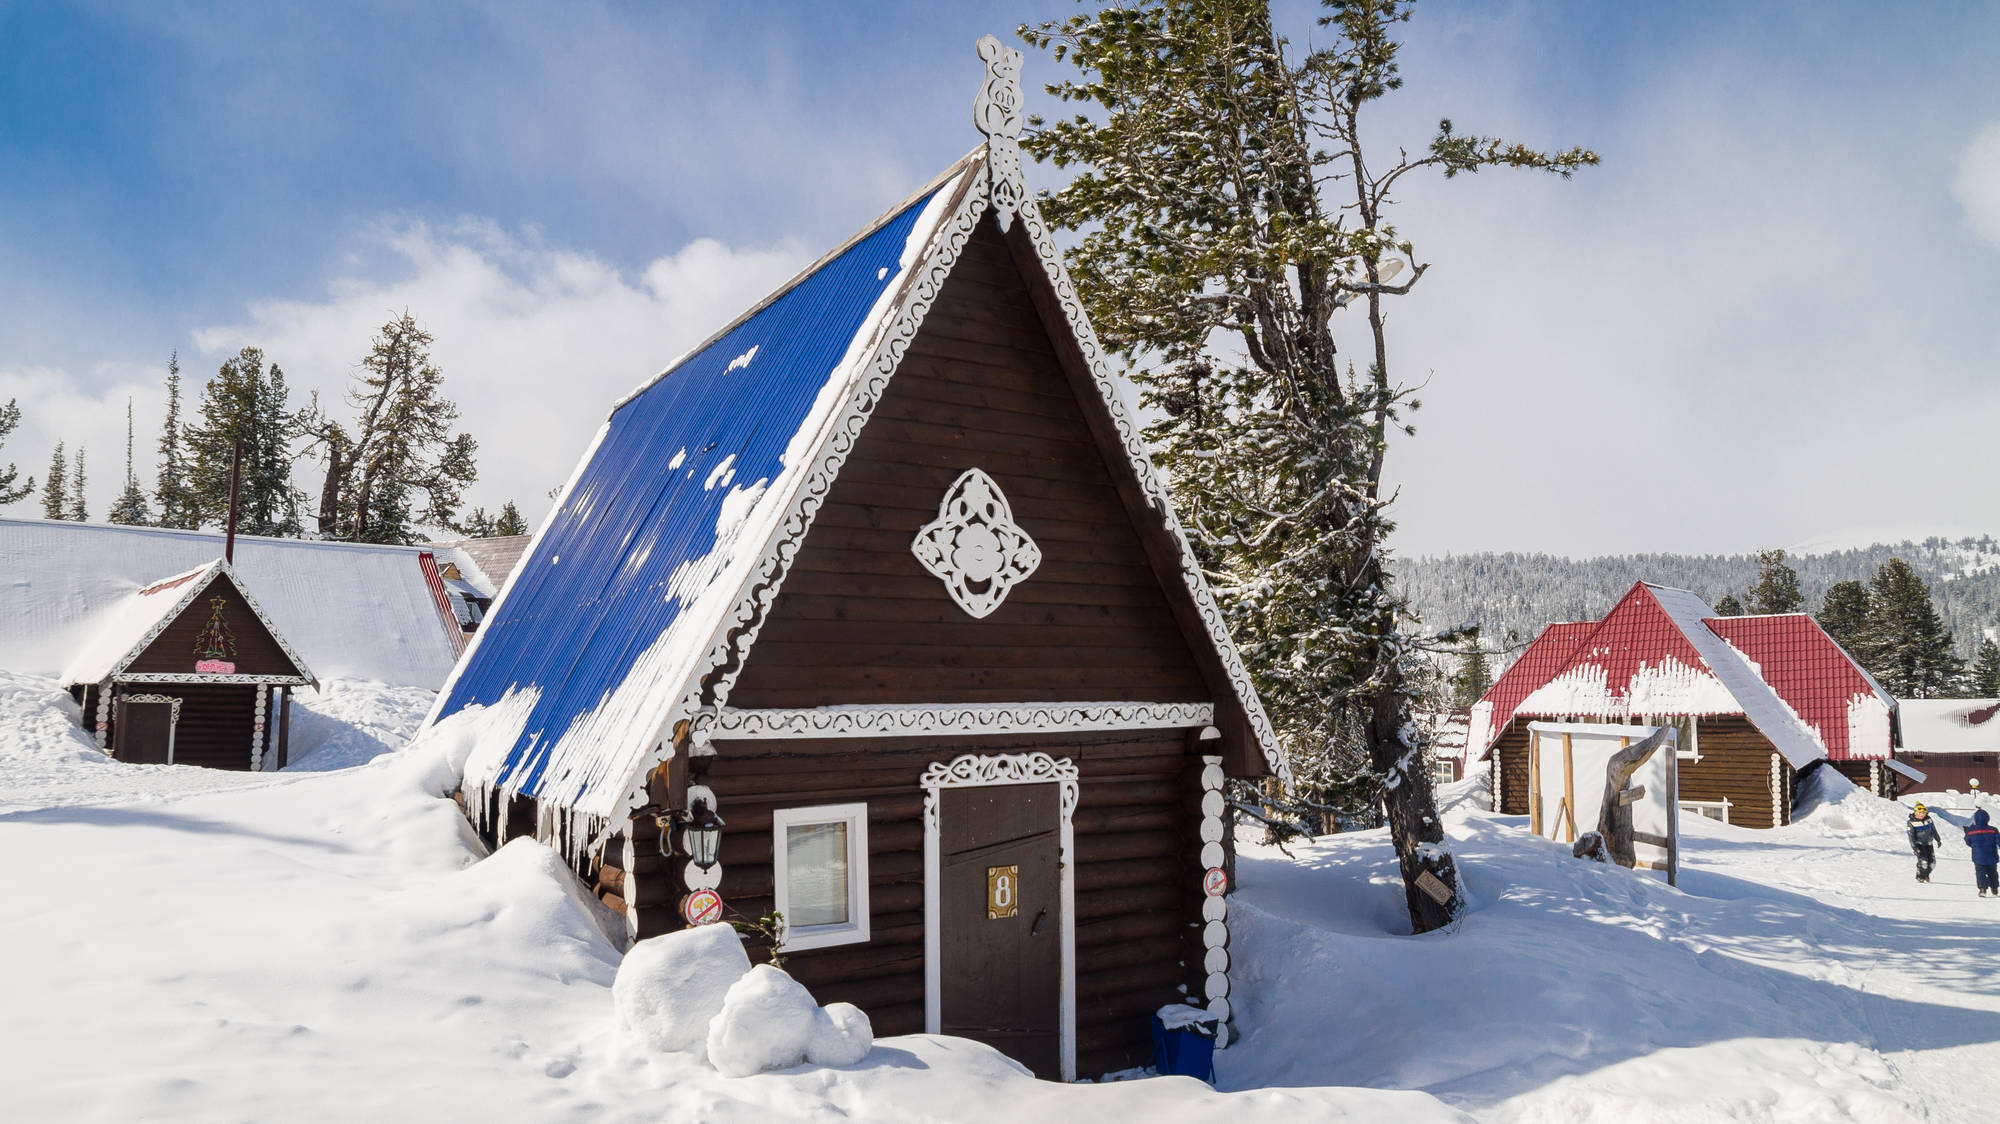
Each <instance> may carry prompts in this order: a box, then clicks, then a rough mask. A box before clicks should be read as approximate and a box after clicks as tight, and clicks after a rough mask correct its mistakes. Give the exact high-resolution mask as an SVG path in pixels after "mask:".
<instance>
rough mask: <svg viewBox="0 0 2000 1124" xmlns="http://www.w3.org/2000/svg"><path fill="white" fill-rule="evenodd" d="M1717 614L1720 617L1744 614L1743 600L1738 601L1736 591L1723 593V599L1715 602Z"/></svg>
mask: <svg viewBox="0 0 2000 1124" xmlns="http://www.w3.org/2000/svg"><path fill="white" fill-rule="evenodd" d="M1715 615H1716V616H1718V617H1740V616H1742V615H1743V602H1741V601H1738V600H1737V599H1736V595H1735V594H1734V593H1725V594H1723V595H1722V600H1720V601H1717V602H1716V603H1715Z"/></svg>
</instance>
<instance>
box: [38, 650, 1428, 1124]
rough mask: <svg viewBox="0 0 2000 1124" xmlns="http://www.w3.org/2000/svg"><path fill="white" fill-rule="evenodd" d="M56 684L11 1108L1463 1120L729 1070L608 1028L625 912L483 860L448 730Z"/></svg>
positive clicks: (1021, 1086) (410, 1116) (979, 1056)
mask: <svg viewBox="0 0 2000 1124" xmlns="http://www.w3.org/2000/svg"><path fill="white" fill-rule="evenodd" d="M405 701H407V700H399V698H398V697H397V695H396V694H395V692H393V691H387V690H384V689H381V688H374V687H368V686H365V685H358V684H350V685H347V686H346V687H345V688H344V689H343V690H342V691H339V692H336V693H334V694H333V695H332V696H330V697H329V698H328V699H326V700H322V701H321V702H320V709H319V724H320V725H321V726H322V727H323V728H324V729H323V731H322V732H326V731H332V730H333V727H335V726H337V725H340V724H342V723H343V722H344V721H346V722H350V723H351V721H352V720H353V719H356V718H359V719H361V720H362V724H363V728H356V727H353V726H351V725H350V729H351V730H353V731H354V733H353V738H354V739H356V740H352V741H349V742H347V743H343V742H342V740H341V738H340V736H339V734H338V733H337V732H333V733H329V734H328V736H326V737H324V738H323V739H322V741H321V743H320V748H319V749H318V750H316V751H315V752H314V753H312V754H309V755H308V756H307V763H308V764H310V763H312V762H314V761H315V760H316V759H317V758H318V757H319V756H320V755H323V754H326V753H328V752H330V751H333V750H335V749H336V748H338V747H339V746H341V745H342V744H346V745H347V747H348V748H347V749H345V750H341V751H340V752H344V753H347V752H351V753H354V754H355V755H356V756H359V755H360V752H361V751H359V750H357V749H356V748H355V747H356V746H358V745H359V744H360V740H359V739H374V740H380V739H381V738H384V737H392V736H393V733H394V730H395V729H397V728H399V723H403V722H404V719H403V718H400V717H398V715H399V714H402V713H404V712H406V711H407V710H408V709H409V708H408V707H407V706H405V705H404V703H405ZM66 706H67V699H66V697H65V696H63V695H62V694H61V693H60V691H58V690H57V689H56V687H55V685H54V684H53V683H52V682H51V681H47V680H40V681H36V680H28V679H24V678H22V677H19V676H14V675H10V674H6V673H0V881H4V883H5V885H7V887H8V892H7V893H6V894H0V951H4V953H5V954H4V955H0V996H4V997H5V1003H6V1008H7V1013H8V1016H9V1017H8V1018H6V1019H5V1020H0V1120H10V1121H11V1120H52V1119H61V1120H107V1121H125V1120H134V1119H149V1120H154V1119H168V1120H201V1121H209V1120H245V1121H268V1120H286V1121H300V1120H330V1121H333V1120H337V1121H353V1120H385V1121H390V1120H426V1119H428V1120H506V1121H517V1120H519V1121H546V1120H577V1121H586V1120H587V1121H592V1122H596V1121H623V1120H632V1121H641V1120H643V1121H661V1120H671V1121H737V1120H744V1121H760V1122H766V1121H774V1120H776V1121H789V1120H812V1121H852V1120H865V1121H931V1120H969V1119H982V1118H989V1117H990V1115H991V1113H992V1111H993V1106H1000V1105H1004V1106H1006V1109H1007V1114H1008V1115H1010V1116H1012V1115H1025V1118H1027V1119H1030V1120H1049V1121H1061V1120H1076V1119H1091V1118H1094V1119H1101V1120H1106V1121H1112V1120H1201V1121H1216V1122H1218V1124H1222V1122H1225V1121H1226V1122H1230V1124H1255V1122H1259V1121H1271V1122H1283V1124H1296V1122H1298V1121H1304V1120H1312V1121H1352V1122H1354V1124H1361V1122H1363V1121H1373V1120H1385V1119H1394V1120H1399V1121H1403V1120H1407V1121H1416V1122H1419V1124H1431V1122H1440V1124H1441V1122H1447V1121H1461V1120H1464V1119H1465V1117H1463V1116H1462V1115H1461V1114H1459V1113H1457V1112H1455V1111H1453V1110H1450V1109H1447V1108H1446V1107H1444V1106H1443V1105H1441V1104H1439V1103H1438V1102H1437V1101H1436V1100H1434V1099H1432V1098H1430V1097H1428V1096H1425V1095H1423V1094H1420V1093H1398V1092H1372V1091H1367V1090H1351V1089H1314V1088H1298V1089H1274V1090H1265V1091H1253V1092H1244V1093H1217V1092H1214V1091H1211V1090H1209V1089H1207V1088H1205V1087H1204V1086H1202V1085H1200V1084H1199V1083H1198V1082H1195V1081H1193V1080H1191V1079H1187V1078H1168V1079H1159V1080H1149V1081H1139V1082H1122V1083H1118V1084H1108V1085H1095V1086H1089V1085H1086V1086H1062V1085H1054V1084H1050V1083H1046V1082H1038V1081H1035V1080H1034V1079H1033V1078H1032V1077H1030V1076H1029V1075H1028V1074H1027V1073H1026V1072H1025V1071H1024V1070H1022V1069H1021V1068H1020V1067H1018V1066H1016V1065H1015V1064H1014V1063H1012V1062H1010V1061H1008V1060H1007V1059H1005V1058H1004V1057H1002V1056H1001V1055H999V1054H998V1053H996V1052H995V1051H993V1050H991V1049H989V1048H987V1047H985V1046H981V1045H978V1044H976V1043H971V1042H967V1041H964V1040H959V1039H947V1038H935V1037H927V1036H914V1037H907V1038H889V1039H883V1040H881V1041H880V1042H879V1043H878V1045H877V1048H876V1049H875V1051H874V1052H873V1053H872V1054H871V1055H870V1056H869V1058H868V1059H867V1060H866V1061H864V1062H863V1063H861V1064H860V1065H858V1066H854V1067H849V1068H844V1069H838V1070H831V1069H815V1068H811V1067H800V1068H798V1069H793V1070H786V1071H781V1072H778V1073H773V1074H766V1075H762V1076H758V1077H749V1078H741V1079H731V1078H725V1077H722V1076H720V1075H719V1074H718V1073H717V1072H716V1071H715V1070H713V1069H711V1068H709V1067H708V1066H707V1065H705V1064H703V1063H700V1062H696V1061H692V1060H688V1059H686V1058H683V1057H679V1056H675V1055H662V1054H654V1053H651V1052H649V1051H647V1050H645V1049H643V1048H642V1047H641V1046H640V1045H639V1044H637V1043H636V1042H634V1041H631V1040H628V1039H627V1038H626V1037H625V1036H624V1035H625V1032H623V1031H621V1030H619V1029H617V1028H616V1024H615V1019H614V1017H613V1011H612V1003H611V983H612V977H613V974H614V972H615V971H616V968H617V965H618V962H619V952H618V948H617V946H616V945H615V944H614V943H613V941H612V939H611V938H610V937H609V936H607V933H608V932H619V931H622V924H617V923H615V919H614V918H612V917H611V916H610V915H609V914H607V913H605V912H604V911H603V910H602V908H601V907H599V906H598V905H597V904H596V903H595V902H593V901H590V900H588V899H587V898H586V896H585V895H584V894H583V893H582V892H581V889H580V887H579V885H578V883H577V882H576V881H575V879H574V878H573V876H571V875H570V874H568V873H567V871H566V869H565V867H564V865H563V863H562V862H561V860H560V859H559V858H558V857H557V856H556V854H555V853H554V852H553V851H551V850H549V849H547V848H545V847H542V846H540V845H538V844H534V843H532V842H529V841H525V840H524V841H517V842H516V843H515V844H514V845H512V846H509V847H507V848H504V849H502V850H501V851H500V852H498V853H497V854H494V855H492V856H491V857H486V858H483V859H482V858H481V854H480V848H479V845H478V844H477V842H476V841H475V840H474V839H473V838H472V837H471V835H470V833H469V832H468V830H467V829H466V827H465V823H464V820H463V817H462V816H461V815H460V814H459V812H458V809H457V808H456V806H455V805H453V804H452V802H451V801H450V800H448V799H446V798H444V797H443V796H441V795H440V793H441V792H442V791H444V790H445V789H446V788H448V787H449V786H450V785H451V783H452V781H453V777H452V774H451V772H450V770H449V769H448V768H446V767H444V765H443V762H442V760H441V757H440V756H439V755H436V754H433V753H429V752H426V751H422V750H418V751H412V752H409V753H397V754H384V755H380V756H377V757H375V758H374V759H373V760H370V761H368V762H367V763H366V764H362V765H359V766H357V767H354V768H348V769H343V770H338V771H333V772H288V773H283V774H276V775H272V774H261V775H259V774H231V773H220V772H213V771H208V770H200V769H193V768H187V767H179V766H135V765H121V764H118V763H115V762H110V761H107V760H106V759H105V758H104V757H103V756H102V755H101V754H98V753H97V752H96V751H95V750H94V749H92V748H90V745H89V742H88V741H87V740H86V739H84V738H83V737H82V736H81V734H80V732H76V731H75V729H74V726H73V722H74V715H73V713H71V712H66V710H65V707H66ZM417 713H419V714H420V713H421V707H419V708H417ZM414 722H415V719H414V718H409V719H408V724H410V725H413V724H414ZM51 856H59V861H53V862H52V861H51Z"/></svg>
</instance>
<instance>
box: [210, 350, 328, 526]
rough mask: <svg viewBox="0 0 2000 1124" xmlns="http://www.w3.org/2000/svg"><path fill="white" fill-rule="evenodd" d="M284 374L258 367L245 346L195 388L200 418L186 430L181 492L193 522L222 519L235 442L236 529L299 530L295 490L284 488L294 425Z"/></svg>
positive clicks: (260, 357)
mask: <svg viewBox="0 0 2000 1124" xmlns="http://www.w3.org/2000/svg"><path fill="white" fill-rule="evenodd" d="M286 397H287V392H286V389H285V375H284V372H283V371H281V370H279V369H278V366H277V364H275V363H274V364H272V365H271V367H270V369H269V371H268V372H267V371H266V370H265V368H264V353H263V352H262V351H261V350H259V349H257V348H254V347H246V348H244V349H243V350H242V351H241V352H239V353H238V354H237V355H235V356H234V357H232V358H230V359H229V360H228V361H227V362H225V363H223V364H222V366H221V368H220V369H219V370H217V371H216V374H215V377H214V378H213V379H210V380H209V382H208V385H206V386H204V387H202V391H201V407H200V409H201V421H200V423H199V424H196V425H190V426H189V427H188V428H187V432H186V440H187V448H188V463H187V473H188V475H187V480H188V492H189V494H190V496H191V497H192V499H193V510H194V513H195V515H196V517H197V519H198V522H199V523H201V524H207V525H209V526H214V527H220V526H222V525H223V523H224V522H225V521H226V520H227V519H228V517H229V465H230V458H231V456H232V455H233V453H234V446H235V443H236V442H238V441H240V442H242V444H243V484H242V495H241V500H240V502H239V504H238V510H237V529H238V530H239V531H241V532H242V533H243V534H246V535H279V536H285V535H296V534H298V533H299V530H300V526H299V518H298V515H299V507H298V505H299V493H298V491H297V490H296V489H294V488H293V487H292V461H291V440H292V436H293V433H294V423H293V420H292V415H291V412H290V409H289V407H288V406H287V404H286V401H285V400H286Z"/></svg>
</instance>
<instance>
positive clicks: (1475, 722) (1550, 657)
mask: <svg viewBox="0 0 2000 1124" xmlns="http://www.w3.org/2000/svg"><path fill="white" fill-rule="evenodd" d="M1596 627H1597V622H1596V621H1557V622H1555V623H1554V624H1551V625H1549V626H1548V627H1546V628H1544V629H1542V634H1541V635H1540V636H1537V637H1535V642H1534V643H1533V644H1530V645H1528V649H1527V651H1525V652H1522V653H1521V658H1520V659H1517V660H1515V661H1514V662H1513V664H1511V665H1510V666H1509V667H1508V668H1507V670H1506V671H1503V672H1501V673H1500V678H1498V679H1495V680H1494V681H1493V685H1492V686H1491V687H1488V688H1486V693H1485V694H1483V695H1481V696H1479V701H1478V702H1476V703H1474V704H1473V706H1472V728H1471V731H1470V733H1469V734H1468V741H1469V744H1470V745H1472V746H1474V747H1476V748H1477V751H1478V752H1479V753H1480V754H1482V755H1484V753H1485V752H1486V751H1487V750H1488V749H1491V748H1492V747H1493V742H1494V740H1495V739H1497V738H1499V736H1500V732H1501V731H1502V730H1505V729H1506V728H1507V723H1509V722H1511V721H1513V719H1514V711H1515V710H1516V709H1517V708H1518V707H1520V705H1521V702H1522V700H1524V699H1526V698H1527V697H1528V696H1529V695H1530V694H1532V693H1533V692H1534V690H1535V688H1537V687H1539V686H1541V685H1542V684H1544V683H1546V682H1548V681H1549V680H1550V679H1552V678H1554V677H1555V675H1556V673H1557V672H1558V671H1561V670H1562V667H1563V664H1564V663H1566V662H1567V661H1568V660H1569V656H1570V653H1571V652H1574V651H1576V645H1577V643H1578V642H1579V641H1581V640H1582V639H1583V638H1584V637H1585V636H1588V635H1590V631H1591V630H1592V629H1594V628H1596Z"/></svg>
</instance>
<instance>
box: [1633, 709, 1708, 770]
mask: <svg viewBox="0 0 2000 1124" xmlns="http://www.w3.org/2000/svg"><path fill="white" fill-rule="evenodd" d="M1639 721H1640V723H1641V724H1643V725H1647V726H1672V727H1673V728H1674V731H1675V733H1674V759H1675V760H1677V761H1695V762H1699V761H1700V760H1701V719H1699V718H1697V717H1695V716H1694V715H1692V714H1664V715H1651V716H1647V717H1643V718H1641V719H1639ZM1682 722H1686V723H1687V737H1685V738H1683V737H1681V736H1680V724H1681V723H1682Z"/></svg>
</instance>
